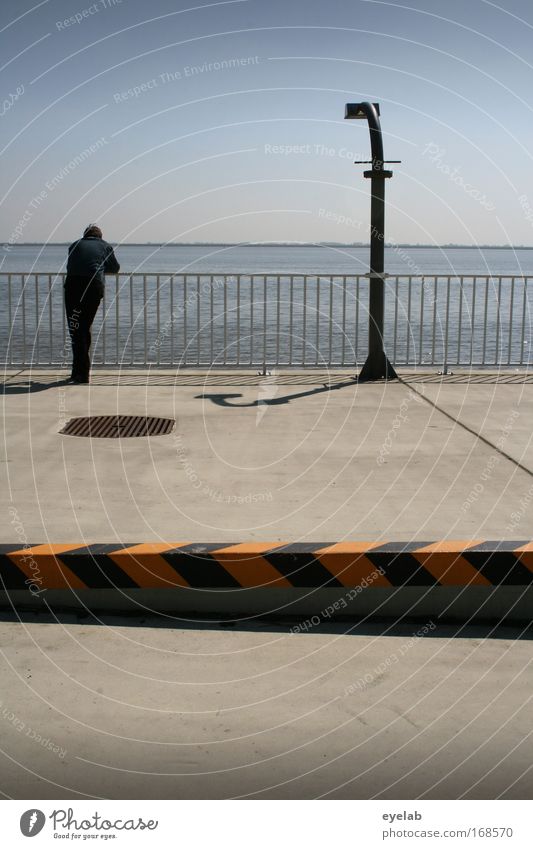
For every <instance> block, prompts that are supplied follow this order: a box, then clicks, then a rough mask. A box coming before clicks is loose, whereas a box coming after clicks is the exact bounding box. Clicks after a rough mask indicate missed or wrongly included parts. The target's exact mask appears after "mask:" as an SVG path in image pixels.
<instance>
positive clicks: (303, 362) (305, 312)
mask: <svg viewBox="0 0 533 849" xmlns="http://www.w3.org/2000/svg"><path fill="white" fill-rule="evenodd" d="M303 299H304V303H303V329H302V338H303V347H302V365H305V363H306V355H307V340H306V325H307V275H306V274H304V290H303Z"/></svg>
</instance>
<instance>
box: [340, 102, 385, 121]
mask: <svg viewBox="0 0 533 849" xmlns="http://www.w3.org/2000/svg"><path fill="white" fill-rule="evenodd" d="M372 106H373V107H374V109H375V110H376V112H377V113H378V115H379V103H373V104H372ZM344 117H345V118H366V117H367V114H366V112H365V110H364V109H363V104H362V103H347V104H346V108H345V111H344Z"/></svg>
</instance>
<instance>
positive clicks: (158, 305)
mask: <svg viewBox="0 0 533 849" xmlns="http://www.w3.org/2000/svg"><path fill="white" fill-rule="evenodd" d="M155 285H156V287H157V288H156V294H155V302H156V334H157V335H156V339H157V340H158V342H159V344H158V345H157V357H156V365H159V364H160V362H161V337H160V328H161V317H160V316H161V294H160V289H161V275H160V274H158V275H157V276H156V279H155Z"/></svg>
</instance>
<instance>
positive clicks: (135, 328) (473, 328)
mask: <svg viewBox="0 0 533 849" xmlns="http://www.w3.org/2000/svg"><path fill="white" fill-rule="evenodd" d="M115 253H116V256H117V259H118V261H119V262H120V266H121V275H120V276H119V277H118V278H116V277H114V276H110V277H108V278H107V282H106V296H105V299H104V303H103V307H102V309H100V310H99V311H98V314H97V317H96V320H95V323H94V325H93V330H94V333H93V340H94V342H93V363H94V364H95V365H121V366H135V365H140V366H144V365H146V364H148V365H152V364H153V365H158V366H167V365H170V366H176V365H177V366H196V367H198V366H207V367H211V366H232V365H233V366H247V365H249V366H256V365H259V366H261V365H262V366H263V367H264V366H265V364H270V365H280V366H285V365H288V366H293V367H305V366H315V367H316V366H328V367H329V366H340V367H342V366H347V367H348V366H349V367H351V366H354V365H358V364H361V363H362V362H364V359H365V357H366V353H367V351H368V324H369V317H368V301H369V291H368V286H369V284H368V279H367V278H365V277H360V278H357V275H365V274H366V273H367V272H368V261H369V249H368V247H354V246H342V245H292V244H291V245H279V244H278V245H265V244H239V245H214V244H212V245H198V244H196V245H155V244H144V245H131V244H125V245H117V246H115ZM66 256H67V246H66V245H29V244H28V245H14V246H3V247H0V304H1V305H2V307H3V309H2V310H1V311H0V358H1V361H3V362H4V363H6V364H8V365H29V364H32V365H54V364H58V363H60V364H65V363H67V361H68V359H69V357H70V345H69V340H68V333H67V331H66V324H65V316H64V308H63V287H62V277H61V274H62V273H64V272H65V270H66V268H65V266H66ZM385 270H386V273H387V274H388V275H390V277H389V278H388V279H387V282H386V307H385V333H384V343H385V348H386V351H387V354H388V355H389V358H390V359H391V360H392V361H393V362H394V363H395V364H396V365H427V366H435V367H437V366H438V367H439V368H444V369H447V368H448V366H449V365H454V364H455V365H476V366H480V367H483V366H488V367H491V366H505V365H507V366H514V367H526V366H528V365H529V347H530V345H531V344H533V327H532V324H533V322H532V317H533V294H532V291H531V281H528V279H527V278H528V277H529V276H531V278H532V279H533V250H532V249H528V248H516V249H513V248H465V247H411V246H406V247H402V246H387V247H386V249H385ZM128 274H131V275H133V276H132V277H128V276H127V275H128ZM157 275H160V277H159V276H157ZM173 275H176V276H175V277H173ZM183 275H188V276H187V277H184V276H183ZM217 275H220V276H217ZM252 275H258V277H254V278H252ZM289 275H295V276H294V277H289ZM474 275H476V276H477V279H476V280H475V281H474V279H473V276H474ZM409 276H416V277H419V278H420V277H422V278H424V279H423V280H421V279H418V280H415V281H414V282H413V283H411V281H410V279H409ZM330 277H331V278H333V279H331V280H329V279H328V278H330ZM104 319H105V320H104Z"/></svg>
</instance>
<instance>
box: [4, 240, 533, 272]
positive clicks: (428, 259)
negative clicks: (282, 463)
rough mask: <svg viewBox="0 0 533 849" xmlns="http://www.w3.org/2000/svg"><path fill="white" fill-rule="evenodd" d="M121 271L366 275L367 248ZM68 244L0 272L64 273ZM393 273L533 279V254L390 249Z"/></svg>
mask: <svg viewBox="0 0 533 849" xmlns="http://www.w3.org/2000/svg"><path fill="white" fill-rule="evenodd" d="M115 252H116V255H117V258H118V260H119V262H120V265H121V271H125V272H130V273H133V272H140V273H154V274H155V273H164V274H179V273H185V272H190V273H195V272H198V273H215V274H216V273H220V274H237V273H240V274H255V273H257V274H261V273H262V272H265V273H266V272H268V273H269V274H291V273H293V274H365V273H366V272H367V271H368V258H369V250H368V248H367V247H347V246H346V247H345V246H340V245H335V246H329V245H260V244H258V245H255V244H254V245H249V244H245V245H150V244H148V245H119V246H116V248H115ZM66 254H67V247H66V245H13V246H9V248H8V249H6V247H5V246H0V272H34V273H35V272H47V273H57V272H61V271H64V270H65V264H66ZM385 270H386V271H387V272H388V273H389V274H457V275H461V274H465V275H466V274H491V275H500V274H502V275H508V274H520V275H530V274H533V249H528V248H464V247H457V248H456V247H442V248H440V247H401V246H394V247H387V248H386V249H385Z"/></svg>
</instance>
